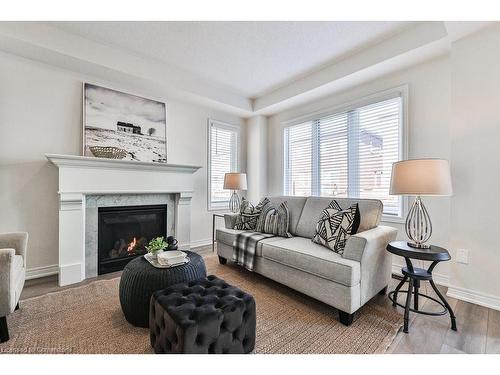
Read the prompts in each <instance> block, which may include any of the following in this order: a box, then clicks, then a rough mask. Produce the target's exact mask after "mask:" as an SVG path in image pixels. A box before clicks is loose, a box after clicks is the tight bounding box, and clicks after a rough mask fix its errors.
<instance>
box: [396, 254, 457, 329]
mask: <svg viewBox="0 0 500 375" xmlns="http://www.w3.org/2000/svg"><path fill="white" fill-rule="evenodd" d="M406 263H407V265H408V266H407V267H404V268H403V269H402V273H403V275H404V276H403V279H402V280H401V282H400V283H399V284H398V286H397V287H396V289H395V290H394V291H392V292H390V293H389V294H388V297H389V299H390V300H391V301H392V306H394V307H396V306H399V307H402V308H404V309H405V312H404V325H403V332H404V333H408V324H409V318H410V311H411V312H414V313H417V314H423V315H430V316H442V315H446V314H447V313H449V314H450V320H451V329H452V330H454V331H456V330H457V322H456V317H455V314H454V312H453V309H452V308H451V306H450V304H449V303H448V301H446V299H445V298H444V296H443V295H442V294H441V292H440V291H439V289H438V288H437V287H436V284H434V280H432V270H433V268H434V267H435V265H436V264H437V262H433V263H432V264H431V266H430V267H429V269H428V270H425V269H423V268H414V267H413V265H412V264H411V261H410V260H409V259H406ZM407 281H408V283H409V285H408V290H401V288H402V287H403V285H404V284H405V283H406V282H407ZM421 281H428V282H429V284H430V285H431V287H432V289H433V290H434V292H435V293H436V295H437V296H438V298H439V299H436V298H434V297H431V296H429V295H427V294H422V293H420V292H419V289H420V282H421ZM398 293H404V294H406V303H405V305H403V304H401V303H399V302H398V301H397V298H398ZM421 297H422V298H425V299H429V300H431V301H433V302H436V303H437V304H438V305H440V306H441V307H442V308H443V310H442V311H439V312H432V311H424V310H420V309H419V307H418V306H419V299H420V298H421ZM412 298H413V303H414V304H413V308H412V307H411V301H412Z"/></svg>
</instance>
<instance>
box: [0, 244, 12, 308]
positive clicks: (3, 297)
mask: <svg viewBox="0 0 500 375" xmlns="http://www.w3.org/2000/svg"><path fill="white" fill-rule="evenodd" d="M15 255H16V250H14V249H0V317H2V316H6V315H8V314H10V313H11V312H12V293H13V289H14V288H13V285H12V262H13V261H14V256H15Z"/></svg>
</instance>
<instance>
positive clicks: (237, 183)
mask: <svg viewBox="0 0 500 375" xmlns="http://www.w3.org/2000/svg"><path fill="white" fill-rule="evenodd" d="M224 189H229V190H246V189H247V175H246V173H226V174H225V175H224Z"/></svg>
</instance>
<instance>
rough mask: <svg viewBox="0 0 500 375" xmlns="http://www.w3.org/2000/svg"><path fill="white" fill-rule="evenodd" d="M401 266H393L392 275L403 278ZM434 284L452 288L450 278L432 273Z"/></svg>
mask: <svg viewBox="0 0 500 375" xmlns="http://www.w3.org/2000/svg"><path fill="white" fill-rule="evenodd" d="M401 267H402V266H401V265H400V264H394V263H393V264H392V273H393V274H395V275H399V276H402V275H403V274H402V273H401ZM432 276H433V279H434V282H435V283H436V284H438V285H442V286H447V287H449V286H450V278H449V277H448V276H446V275H443V274H440V273H434V272H433V273H432Z"/></svg>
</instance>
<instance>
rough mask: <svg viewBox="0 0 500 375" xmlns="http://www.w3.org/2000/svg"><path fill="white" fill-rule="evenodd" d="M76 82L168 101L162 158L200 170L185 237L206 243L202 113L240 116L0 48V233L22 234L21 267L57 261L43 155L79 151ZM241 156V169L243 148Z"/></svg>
mask: <svg viewBox="0 0 500 375" xmlns="http://www.w3.org/2000/svg"><path fill="white" fill-rule="evenodd" d="M82 81H89V82H94V83H97V84H102V85H104V86H108V87H113V88H116V89H118V90H123V91H126V92H127V91H128V92H132V93H136V94H139V95H143V96H146V97H152V98H154V99H159V100H163V101H165V102H166V103H167V135H168V140H167V142H168V143H167V150H168V161H169V162H171V163H179V164H182V163H184V164H193V165H201V166H202V167H203V168H202V169H201V170H200V171H198V172H197V174H196V175H195V192H194V196H193V200H192V207H193V211H192V228H191V240H192V244H195V245H196V244H200V243H206V242H208V241H209V240H210V239H211V225H212V216H211V213H210V212H208V211H207V170H206V167H207V118H209V117H210V118H214V119H218V120H222V121H225V122H229V123H233V124H238V125H241V126H243V127H244V120H242V119H240V118H238V117H236V116H234V115H228V114H226V113H223V112H220V111H215V110H211V109H208V108H203V107H200V106H193V105H190V104H185V103H182V102H179V101H174V100H169V98H168V97H166V96H165V95H163V94H162V92H160V91H153V90H152V89H151V87H150V86H148V85H147V84H143V83H142V84H141V83H138V80H132V79H131V80H130V81H125V80H123V81H120V82H107V81H104V80H102V79H98V78H96V77H89V76H85V75H83V74H79V73H76V72H69V71H65V70H62V69H58V68H56V67H52V66H49V65H44V64H41V63H37V62H34V61H30V60H26V59H22V58H18V57H15V56H13V55H9V54H3V53H1V54H0V82H1V85H0V207H1V210H0V232H8V231H20V230H21V231H27V232H29V234H30V241H29V249H28V260H27V261H28V268H29V269H32V268H36V267H45V266H50V265H54V264H57V253H58V248H57V243H58V229H57V228H58V196H57V169H56V168H55V167H54V166H53V165H51V164H50V163H49V162H48V161H47V160H46V158H45V153H60V154H74V155H81V152H82ZM242 130H243V131H242V137H243V138H242V145H245V143H246V142H245V131H244V129H242ZM241 157H242V168H243V170H244V169H245V166H246V149H245V148H243V150H242V152H241Z"/></svg>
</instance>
